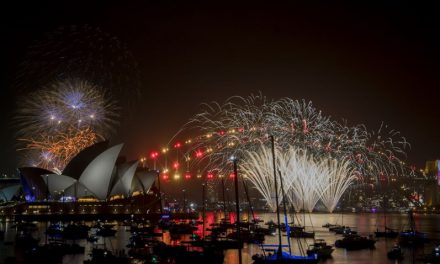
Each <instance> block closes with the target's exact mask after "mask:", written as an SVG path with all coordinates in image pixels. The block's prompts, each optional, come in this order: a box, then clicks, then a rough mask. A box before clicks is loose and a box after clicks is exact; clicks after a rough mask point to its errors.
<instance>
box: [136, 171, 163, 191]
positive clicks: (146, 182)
mask: <svg viewBox="0 0 440 264" xmlns="http://www.w3.org/2000/svg"><path fill="white" fill-rule="evenodd" d="M158 175H159V172H158V171H156V170H151V171H138V172H137V173H136V178H137V181H133V185H134V186H133V190H138V191H142V192H145V193H148V191H149V190H150V188H151V186H153V183H154V181H155V180H156V179H157V177H158Z"/></svg>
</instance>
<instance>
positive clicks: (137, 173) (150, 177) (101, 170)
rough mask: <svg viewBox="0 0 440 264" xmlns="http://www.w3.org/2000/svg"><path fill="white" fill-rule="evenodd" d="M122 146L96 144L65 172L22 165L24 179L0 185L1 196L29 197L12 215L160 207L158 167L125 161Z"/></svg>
mask: <svg viewBox="0 0 440 264" xmlns="http://www.w3.org/2000/svg"><path fill="white" fill-rule="evenodd" d="M122 147H123V144H119V145H115V146H112V147H109V142H108V141H104V142H99V143H96V144H94V145H92V146H90V147H88V148H86V149H84V150H83V151H81V152H80V153H79V154H78V155H76V156H75V157H74V158H73V159H72V160H71V161H70V162H69V164H68V165H67V166H66V168H65V169H64V170H63V171H62V173H61V174H56V173H53V172H51V171H48V170H45V169H42V168H36V167H23V168H19V169H18V174H19V177H20V184H16V185H9V186H7V187H5V188H3V189H0V200H10V199H11V198H13V197H17V196H18V195H19V196H21V197H23V200H25V201H23V202H22V203H19V204H16V205H15V206H13V208H11V209H10V210H13V212H9V213H13V214H14V215H30V214H34V215H36V214H56V213H60V212H62V213H63V214H66V213H71V214H134V213H146V212H150V211H156V210H157V209H158V208H159V199H158V194H157V191H154V190H155V189H154V188H152V186H153V184H154V182H155V180H156V179H157V178H158V173H159V172H158V171H152V170H147V169H145V168H140V167H139V166H138V165H139V164H138V163H139V162H138V161H131V162H126V161H125V160H124V159H123V158H121V157H120V156H119V155H120V151H121V149H122ZM3 213H4V212H3Z"/></svg>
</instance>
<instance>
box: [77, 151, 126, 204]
mask: <svg viewBox="0 0 440 264" xmlns="http://www.w3.org/2000/svg"><path fill="white" fill-rule="evenodd" d="M122 146H123V144H119V145H116V146H113V147H111V148H109V149H107V150H106V151H104V152H102V153H101V154H99V155H98V156H97V157H96V158H95V159H94V160H93V161H92V162H90V163H89V165H87V167H86V169H85V170H84V171H83V173H82V174H81V176H80V178H79V182H80V183H81V184H82V185H84V186H87V189H89V190H90V191H91V192H92V194H93V195H95V196H96V198H98V199H101V200H104V199H106V198H107V194H108V191H109V185H110V181H111V177H112V172H113V169H114V167H115V162H116V159H117V158H118V156H119V152H120V151H121V149H122Z"/></svg>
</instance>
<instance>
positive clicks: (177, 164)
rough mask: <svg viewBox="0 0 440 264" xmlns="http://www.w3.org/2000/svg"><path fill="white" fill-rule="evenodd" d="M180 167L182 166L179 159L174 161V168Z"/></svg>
mask: <svg viewBox="0 0 440 264" xmlns="http://www.w3.org/2000/svg"><path fill="white" fill-rule="evenodd" d="M179 167H180V164H179V162H178V161H175V162H174V163H173V168H174V169H175V170H177V169H179Z"/></svg>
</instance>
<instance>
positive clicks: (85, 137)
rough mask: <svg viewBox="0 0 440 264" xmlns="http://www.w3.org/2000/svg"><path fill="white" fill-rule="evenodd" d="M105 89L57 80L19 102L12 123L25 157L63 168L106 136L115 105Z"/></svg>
mask: <svg viewBox="0 0 440 264" xmlns="http://www.w3.org/2000/svg"><path fill="white" fill-rule="evenodd" d="M110 98H111V97H110V95H108V94H107V93H106V92H105V91H104V90H102V89H100V88H99V87H97V86H95V85H92V84H91V83H89V82H86V81H81V80H78V79H68V80H64V81H58V82H55V83H54V84H52V85H51V86H49V87H46V88H45V89H41V90H38V91H36V92H34V93H31V94H30V95H28V96H27V97H24V98H23V99H22V100H20V101H19V106H20V107H19V109H18V111H17V114H16V117H15V122H16V127H17V138H18V139H19V140H18V142H19V146H18V148H19V149H20V150H21V152H22V153H23V156H24V157H25V160H28V159H31V160H33V162H32V163H33V164H34V165H35V164H36V165H37V166H41V167H43V168H46V169H53V170H56V171H62V170H63V169H64V166H65V165H66V164H67V163H68V162H69V161H70V159H71V158H73V157H74V156H75V155H76V154H77V153H79V151H81V150H82V149H84V148H86V147H88V146H90V145H92V144H94V143H96V142H97V141H99V140H102V139H104V138H107V137H109V136H110V135H111V134H112V133H113V129H114V127H115V126H116V125H117V121H116V120H117V118H118V111H117V110H118V107H117V105H116V103H115V102H114V101H112V100H111V99H110Z"/></svg>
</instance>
